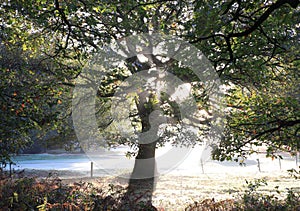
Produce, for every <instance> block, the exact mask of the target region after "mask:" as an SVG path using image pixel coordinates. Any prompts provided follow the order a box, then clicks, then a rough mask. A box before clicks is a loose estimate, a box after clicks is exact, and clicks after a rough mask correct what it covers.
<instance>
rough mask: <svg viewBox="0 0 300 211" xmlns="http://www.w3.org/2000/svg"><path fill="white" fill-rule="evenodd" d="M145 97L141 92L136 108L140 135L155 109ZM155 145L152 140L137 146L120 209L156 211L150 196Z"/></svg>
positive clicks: (152, 184)
mask: <svg viewBox="0 0 300 211" xmlns="http://www.w3.org/2000/svg"><path fill="white" fill-rule="evenodd" d="M147 97H148V92H142V93H140V94H139V100H138V102H137V108H138V111H139V116H140V118H141V124H142V133H144V132H147V131H148V130H150V128H151V125H150V122H149V115H150V113H151V112H152V111H154V110H155V108H156V107H157V106H153V105H150V104H149V101H148V100H147ZM150 97H151V96H150ZM147 104H148V105H147ZM150 141H151V140H150ZM156 143H157V140H153V142H150V143H149V142H148V143H146V144H142V143H140V144H139V150H138V154H137V156H136V158H135V163H134V168H133V171H132V174H131V177H130V180H129V184H128V188H127V192H126V194H125V195H124V198H123V203H122V206H123V207H122V209H125V210H156V208H155V207H153V206H152V194H153V191H154V188H155V182H156V180H155V176H156V162H155V148H156ZM140 205H143V206H144V208H143V209H142V208H141V207H140ZM145 205H146V208H145Z"/></svg>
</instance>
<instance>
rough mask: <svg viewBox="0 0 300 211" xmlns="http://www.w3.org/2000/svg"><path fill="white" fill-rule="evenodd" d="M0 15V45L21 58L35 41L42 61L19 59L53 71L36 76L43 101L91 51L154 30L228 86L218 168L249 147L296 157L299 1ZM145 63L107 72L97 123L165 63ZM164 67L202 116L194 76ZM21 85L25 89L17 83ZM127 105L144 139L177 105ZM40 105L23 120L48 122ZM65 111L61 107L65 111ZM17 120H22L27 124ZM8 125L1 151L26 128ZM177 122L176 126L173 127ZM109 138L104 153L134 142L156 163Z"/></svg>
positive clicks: (76, 5) (234, 0)
mask: <svg viewBox="0 0 300 211" xmlns="http://www.w3.org/2000/svg"><path fill="white" fill-rule="evenodd" d="M1 13H2V14H3V16H2V18H1V19H2V23H3V24H2V25H1V27H2V29H3V30H2V33H1V45H2V46H7V45H11V46H13V49H20V51H22V52H26V51H30V52H34V51H35V48H34V46H35V43H36V42H33V41H38V40H41V41H40V43H38V45H36V48H38V49H39V53H38V54H33V55H34V56H32V58H31V57H30V55H32V54H30V55H27V54H26V55H25V54H24V53H22V60H24V61H25V60H26V59H28V58H29V57H30V58H31V60H32V61H33V60H34V59H37V60H39V61H43V62H42V64H43V65H46V64H47V62H48V63H52V64H54V67H53V69H51V71H49V70H48V71H43V72H47V74H48V75H40V76H39V77H41V78H42V79H41V80H42V81H43V82H44V84H45V89H42V90H44V91H45V92H46V94H45V95H44V96H48V95H47V93H51V91H50V87H57V88H58V87H66V86H67V87H71V88H72V87H73V86H74V84H73V83H74V79H76V78H77V76H78V73H79V72H80V71H79V70H80V67H83V66H84V65H81V64H84V63H85V62H86V61H89V59H91V57H92V55H93V52H97V50H98V49H100V48H102V47H103V46H104V44H106V43H110V42H111V40H113V39H120V38H124V37H126V36H129V35H132V34H138V33H151V32H154V31H161V32H164V33H167V34H171V35H176V36H178V37H181V38H183V39H185V40H187V41H188V42H189V43H191V44H193V45H195V46H196V47H198V48H199V49H200V50H201V51H202V52H203V53H204V55H206V57H207V58H208V59H209V60H210V62H211V63H212V65H213V66H214V68H215V69H216V71H217V73H218V74H219V76H220V78H221V79H222V81H223V83H224V84H226V85H228V86H227V87H229V89H228V90H227V93H226V96H227V98H228V109H226V112H227V114H228V118H227V124H226V126H225V131H224V134H223V135H224V136H223V139H222V141H221V142H220V143H219V144H217V145H215V146H213V147H214V151H213V156H214V157H215V158H216V159H220V160H224V159H232V158H233V157H234V156H236V155H240V156H245V155H246V154H249V153H253V152H255V148H254V147H252V146H253V145H256V146H260V145H262V144H266V145H267V146H268V147H269V148H268V152H269V154H270V155H272V154H273V153H274V152H276V150H277V149H287V150H289V151H293V150H299V119H300V117H299V71H298V69H299V52H300V50H299V17H300V16H299V0H277V1H262V0H253V1H243V0H231V1H230V0H229V1H223V0H222V1H221V0H219V1H126V3H124V2H123V1H116V0H111V1H72V0H68V1H62V0H54V1H47V0H37V1H26V2H25V1H14V0H11V1H6V2H5V3H3V4H2V5H1ZM2 48H3V49H4V48H5V49H7V47H2ZM9 52H14V51H11V50H9ZM41 55H42V56H41ZM144 56H146V57H149V55H144ZM11 57H13V56H11ZM150 57H151V58H152V59H151V60H148V62H141V60H140V58H138V57H137V56H135V57H132V58H130V59H127V60H126V61H125V67H123V68H122V69H113V70H111V71H110V72H109V74H108V75H107V77H106V78H105V79H104V80H103V81H102V86H101V87H100V88H99V92H98V93H97V96H98V102H97V103H98V105H99V108H100V109H99V113H97V115H100V116H101V117H103V116H104V115H106V113H105V111H106V110H107V109H108V108H109V102H110V101H109V99H110V98H111V97H112V96H113V95H114V94H115V91H116V88H117V87H118V86H120V85H121V84H122V83H121V82H122V81H124V80H125V79H126V78H127V77H129V76H130V75H132V74H136V73H138V72H140V71H143V70H145V69H147V68H149V67H150V66H152V65H153V64H152V63H154V64H155V65H156V66H159V65H161V64H162V61H160V60H159V59H157V57H155V56H154V55H150ZM2 58H3V57H2ZM2 58H1V59H2ZM2 61H4V60H3V59H2ZM45 61H47V62H45ZM151 62H152V63H151ZM2 63H4V62H2ZM25 63H26V62H25ZM5 64H6V63H5ZM43 65H41V66H39V67H43ZM77 65H79V68H77V67H78V66H77ZM80 65H81V66H80ZM164 65H167V67H168V68H167V69H168V71H170V72H171V73H172V74H174V75H175V76H176V77H178V78H180V79H181V80H182V81H184V82H188V83H190V84H191V85H192V87H193V88H192V90H193V94H195V95H197V97H195V99H197V102H198V106H199V107H200V106H201V109H206V110H207V113H209V108H210V107H209V105H207V95H206V91H207V90H201V89H200V87H202V86H201V83H199V79H198V77H196V76H195V74H193V73H192V71H191V70H190V69H189V68H187V67H183V66H180V63H179V62H178V61H175V60H170V61H169V62H168V63H167V64H164ZM74 66H76V67H75V68H74ZM15 67H17V66H15ZM15 69H16V68H15ZM30 69H33V70H32V71H33V73H34V74H30V71H29V70H30ZM1 71H2V74H3V75H4V78H5V80H3V83H5V84H9V85H8V86H7V85H5V86H6V87H13V85H15V84H12V83H9V82H10V81H11V79H10V77H13V75H12V74H10V72H9V71H7V67H6V66H3V67H1ZM37 73H38V69H34V68H31V66H28V64H27V65H23V68H22V69H20V68H19V69H18V76H19V77H20V79H19V80H20V81H23V80H24V79H22V77H23V76H28V77H27V78H28V79H29V80H32V81H33V80H34V78H35V77H36V76H35V75H36V74H37ZM51 81H55V83H56V85H55V86H53V83H51ZM57 84H59V86H58V85H57ZM20 86H21V87H23V86H24V84H21V85H20ZM2 87H3V86H2ZM30 88H31V89H33V90H31V89H22V90H23V91H24V93H26V94H28V93H35V92H40V89H41V87H40V86H38V85H37V86H32V87H30ZM2 89H3V90H4V88H2ZM197 90H198V91H197ZM199 90H200V91H199ZM7 92H9V98H8V97H7V96H6V98H5V99H6V101H7V102H9V104H11V106H12V103H13V102H14V101H15V100H16V96H14V95H15V94H14V90H13V89H12V88H9V89H7ZM2 93H5V92H2ZM57 93H60V92H59V91H58V92H57ZM62 94H63V95H64V94H65V93H62ZM17 95H18V93H17ZM18 96H19V95H18ZM64 96H68V95H64ZM149 96H150V97H149ZM48 97H49V96H48ZM30 99H34V97H33V96H32V97H30ZM43 99H47V98H43ZM48 99H49V98H48ZM50 99H51V100H54V98H50ZM133 99H137V100H136V101H133V102H136V105H135V107H132V110H133V112H132V116H131V117H130V118H131V119H130V120H131V122H132V123H133V124H134V125H137V126H136V128H137V129H139V130H141V131H147V130H149V114H150V113H151V112H152V111H153V110H155V109H156V107H160V108H164V113H165V114H168V115H169V114H170V112H171V113H172V112H173V113H176V103H173V102H172V101H170V100H168V97H165V98H161V100H156V96H155V95H145V96H143V94H142V93H138V94H137V95H136V96H134V98H133ZM22 100H23V98H22ZM3 102H4V101H3ZM41 102H43V101H41ZM56 102H61V101H56ZM14 103H15V102H14ZM64 103H65V101H64ZM107 103H108V105H107ZM17 104H18V105H21V107H22V105H23V104H22V102H18V103H16V105H17ZM43 105H44V103H41V104H40V106H38V108H41V109H42V110H41V111H43V112H41V113H40V114H39V113H37V112H36V111H33V112H31V113H30V114H28V115H27V116H28V117H30V118H31V117H32V116H35V115H38V116H45V113H46V112H49V109H46V108H44V107H43ZM64 105H66V107H68V104H67V103H66V104H64ZM166 105H168V106H166ZM2 110H3V109H2ZM3 111H4V110H3ZM9 112H10V113H8V112H3V115H4V114H5V115H6V116H7V117H8V118H9V119H11V118H15V115H16V114H15V110H10V111H9ZM173 116H174V115H173ZM54 117H57V115H54ZM175 117H176V115H175ZM4 119H5V118H4ZM175 119H176V118H175ZM19 120H20V121H24V118H19ZM12 121H14V120H9V121H8V120H5V122H4V123H3V125H5V127H2V128H5V130H7V132H5V133H4V134H5V135H3V136H2V137H1V142H2V143H8V140H9V139H11V138H13V137H14V133H11V132H8V131H9V130H12V131H14V132H19V131H23V129H24V128H23V127H19V126H18V125H23V123H22V122H21V123H20V124H8V122H12ZM176 121H180V118H179V119H177V120H176ZM37 122H40V121H37ZM102 123H103V124H100V123H99V124H98V125H99V126H101V127H102V128H105V127H106V126H108V127H109V126H110V125H111V124H112V123H111V118H107V122H102ZM40 124H42V123H40ZM138 125H140V126H138ZM21 129H22V130H21ZM25 131H26V130H25ZM111 131H113V130H112V129H111ZM108 136H111V137H112V140H113V141H112V142H110V143H111V144H110V145H109V146H114V145H115V144H132V143H134V144H135V145H136V146H137V149H138V151H137V154H136V156H137V158H147V157H154V155H155V154H154V153H155V147H157V146H158V145H157V142H154V143H152V144H149V145H148V144H140V145H139V144H138V143H135V142H133V141H132V140H128V139H127V140H124V139H122V138H121V137H120V136H118V134H117V133H110V134H108ZM170 136H172V133H170ZM166 137H167V136H166ZM116 138H120V139H119V140H120V141H119V142H116V141H114V140H115V139H116ZM18 143H23V141H22V140H21V141H20V142H18ZM162 143H164V142H162ZM191 144H193V143H191ZM146 149H150V150H146ZM145 151H148V153H146V152H145Z"/></svg>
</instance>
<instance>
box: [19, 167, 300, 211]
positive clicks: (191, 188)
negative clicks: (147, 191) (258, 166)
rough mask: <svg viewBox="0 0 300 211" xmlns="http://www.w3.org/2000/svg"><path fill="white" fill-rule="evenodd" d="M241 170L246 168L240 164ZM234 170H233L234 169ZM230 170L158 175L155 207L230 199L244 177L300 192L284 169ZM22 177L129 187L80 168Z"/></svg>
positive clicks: (241, 186)
mask: <svg viewBox="0 0 300 211" xmlns="http://www.w3.org/2000/svg"><path fill="white" fill-rule="evenodd" d="M240 168H241V170H242V169H243V167H240ZM233 173H234V172H233ZM233 173H231V172H227V173H224V174H215V173H208V174H199V175H197V176H186V175H174V174H173V175H172V174H169V175H164V176H161V177H159V178H158V180H157V185H156V189H155V191H154V193H153V204H154V206H156V207H158V208H159V207H164V208H165V210H183V209H184V207H186V206H187V205H188V204H191V203H193V202H194V201H201V200H203V199H212V198H214V199H215V200H220V199H228V198H229V199H230V198H233V197H235V196H236V195H237V194H242V192H243V191H244V190H245V188H246V187H245V186H246V183H245V180H248V181H253V180H254V179H259V178H260V179H266V181H267V183H268V186H264V187H261V188H260V189H259V190H260V191H262V192H265V193H268V194H269V193H271V191H273V192H272V193H274V194H276V193H275V191H274V190H275V187H276V186H279V190H280V191H286V190H287V188H293V189H294V190H296V191H300V182H299V181H297V180H295V179H293V178H291V177H290V176H289V175H288V174H287V173H286V172H285V171H282V172H276V173H274V174H270V173H269V172H255V173H254V174H241V175H238V176H236V175H233ZM22 174H23V176H28V177H47V176H49V174H50V175H52V176H58V177H60V178H61V179H62V181H63V183H65V184H71V183H73V182H79V181H84V182H90V183H93V184H94V185H96V186H98V187H101V188H104V189H107V188H108V186H109V184H113V185H121V186H124V187H126V185H127V184H128V180H126V179H122V178H116V177H95V178H91V177H88V176H87V174H88V172H82V171H81V172H80V171H62V170H60V171H55V170H52V171H51V170H27V169H26V170H25V171H24V172H23V173H22Z"/></svg>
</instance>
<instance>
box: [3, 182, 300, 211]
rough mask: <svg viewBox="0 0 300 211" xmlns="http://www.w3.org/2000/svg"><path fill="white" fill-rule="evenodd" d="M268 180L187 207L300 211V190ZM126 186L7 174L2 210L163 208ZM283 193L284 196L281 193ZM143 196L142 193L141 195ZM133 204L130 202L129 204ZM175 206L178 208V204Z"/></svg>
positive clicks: (208, 210) (189, 210)
mask: <svg viewBox="0 0 300 211" xmlns="http://www.w3.org/2000/svg"><path fill="white" fill-rule="evenodd" d="M266 185H267V182H266V181H265V180H262V179H259V180H254V181H246V189H245V190H243V191H242V192H240V193H239V194H238V195H237V196H235V197H233V199H227V200H222V201H215V200H214V199H205V200H202V201H198V202H197V201H195V202H194V203H192V204H190V205H188V206H187V207H186V208H185V210H186V211H196V210H201V211H213V210H214V211H222V210H224V211H225V210H226V211H227V210H249V211H251V210H253V211H254V210H262V211H264V210H266V211H267V210H268V211H270V210H274V211H275V210H280V211H281V210H287V211H289V210H293V211H300V193H299V192H295V191H294V190H292V189H288V190H287V192H280V191H279V189H278V187H276V188H275V189H274V193H272V194H271V193H270V194H266V193H262V192H261V191H259V190H258V189H259V188H261V187H263V186H266ZM125 193H126V188H124V187H122V186H118V185H112V184H109V185H108V189H107V190H105V191H104V190H103V189H101V188H99V187H95V186H94V185H93V184H92V183H87V182H78V183H73V184H72V185H66V184H63V183H62V181H61V180H60V179H59V178H58V177H54V176H50V177H48V178H46V179H37V178H18V179H11V178H9V177H7V176H2V177H1V178H0V210H1V211H2V210H3V211H4V210H5V211H12V210H14V211H15V210H16V211H19V210H20V211H23V210H34V211H35V210H38V211H45V210H64V211H77V210H78V211H79V210H80V211H82V210H86V211H100V210H103V211H108V210H110V211H114V210H144V211H146V210H148V211H150V210H160V211H163V210H164V208H161V207H160V208H154V207H153V206H152V205H151V204H147V203H141V202H139V203H126V204H127V207H124V201H126V200H128V199H126V198H124V196H126V194H125ZM279 196H281V197H279ZM138 197H139V198H140V197H141V196H138ZM128 204H129V205H130V206H129V205H128ZM173 210H177V209H176V208H174V209H173Z"/></svg>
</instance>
